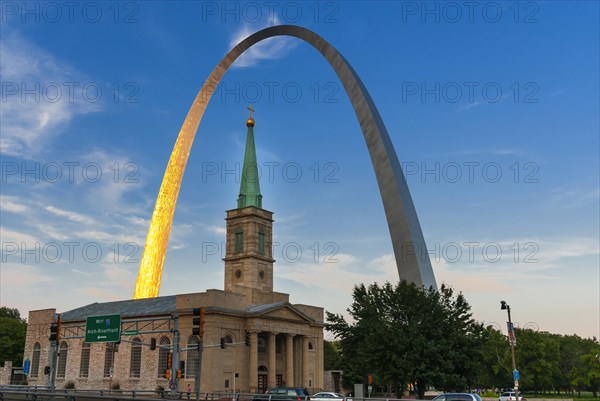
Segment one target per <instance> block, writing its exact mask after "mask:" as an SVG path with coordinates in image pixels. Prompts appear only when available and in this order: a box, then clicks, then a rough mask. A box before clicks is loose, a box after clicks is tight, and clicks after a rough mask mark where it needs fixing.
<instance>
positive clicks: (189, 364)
mask: <svg viewBox="0 0 600 401" xmlns="http://www.w3.org/2000/svg"><path fill="white" fill-rule="evenodd" d="M198 344H200V340H199V339H198V337H196V336H190V337H189V338H188V342H187V348H188V350H187V354H186V357H185V378H186V379H193V378H194V377H196V371H197V370H198V357H199V355H200V354H199V352H198ZM189 348H192V349H189Z"/></svg>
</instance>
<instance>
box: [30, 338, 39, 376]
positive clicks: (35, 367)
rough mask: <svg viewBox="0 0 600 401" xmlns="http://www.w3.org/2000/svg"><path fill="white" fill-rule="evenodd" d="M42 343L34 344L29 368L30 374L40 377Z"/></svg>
mask: <svg viewBox="0 0 600 401" xmlns="http://www.w3.org/2000/svg"><path fill="white" fill-rule="evenodd" d="M40 352H41V347H40V343H35V344H34V345H33V353H32V354H31V369H30V370H29V376H31V377H38V371H39V370H40Z"/></svg>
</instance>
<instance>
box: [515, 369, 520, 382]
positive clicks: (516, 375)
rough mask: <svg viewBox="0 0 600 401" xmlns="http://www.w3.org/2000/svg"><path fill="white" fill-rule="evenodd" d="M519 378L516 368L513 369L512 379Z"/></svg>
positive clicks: (517, 379) (516, 379)
mask: <svg viewBox="0 0 600 401" xmlns="http://www.w3.org/2000/svg"><path fill="white" fill-rule="evenodd" d="M519 379H520V377H519V371H518V370H517V369H515V370H513V380H514V381H516V382H518V381H519Z"/></svg>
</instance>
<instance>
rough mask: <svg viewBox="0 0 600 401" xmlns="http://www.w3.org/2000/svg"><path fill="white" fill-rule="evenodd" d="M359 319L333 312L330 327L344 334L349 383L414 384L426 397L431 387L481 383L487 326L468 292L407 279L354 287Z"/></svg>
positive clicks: (354, 310)
mask: <svg viewBox="0 0 600 401" xmlns="http://www.w3.org/2000/svg"><path fill="white" fill-rule="evenodd" d="M348 312H349V313H350V316H351V317H352V318H353V319H354V321H355V323H354V324H348V323H347V322H346V321H345V319H344V318H343V317H342V316H340V315H335V314H331V313H328V314H327V319H328V321H329V324H328V328H329V330H330V331H332V332H334V333H335V334H336V335H337V336H338V338H339V339H340V346H341V363H342V366H343V370H344V385H345V386H349V385H351V384H352V383H364V382H365V381H366V377H367V376H368V375H369V374H373V376H374V379H375V381H376V382H377V383H378V384H388V385H390V386H391V387H393V388H396V394H397V396H401V391H402V389H403V388H404V387H405V386H406V385H407V384H408V383H413V384H415V385H416V390H417V395H418V396H419V398H423V396H424V393H425V389H426V388H427V387H428V386H436V387H438V388H442V389H445V390H462V389H465V388H467V387H469V386H471V385H472V384H474V383H476V381H477V376H478V372H479V370H480V369H481V365H480V361H479V359H478V355H480V352H481V351H480V349H481V346H482V341H483V327H482V325H481V324H479V323H477V322H475V321H474V320H473V319H472V317H471V312H470V306H469V304H468V303H467V301H466V300H465V298H464V297H463V296H462V294H458V295H455V294H454V291H453V290H452V289H451V288H449V287H446V286H442V287H441V288H440V290H439V291H436V290H433V289H429V290H424V289H422V288H419V287H417V286H416V285H414V284H412V283H408V282H406V281H402V282H400V283H399V284H397V285H396V286H393V285H392V284H390V283H385V284H383V285H382V286H379V285H377V284H372V285H370V286H369V287H365V286H364V285H363V284H361V285H358V286H356V287H354V290H353V303H352V305H351V306H350V307H349V308H348Z"/></svg>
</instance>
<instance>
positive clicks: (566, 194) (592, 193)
mask: <svg viewBox="0 0 600 401" xmlns="http://www.w3.org/2000/svg"><path fill="white" fill-rule="evenodd" d="M598 199H600V189H598V188H593V189H585V190H584V189H565V188H558V189H555V190H554V191H552V193H551V195H550V203H551V204H552V205H553V207H560V208H564V209H571V208H575V207H579V206H583V205H585V204H588V203H591V202H596V203H597V202H598Z"/></svg>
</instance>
